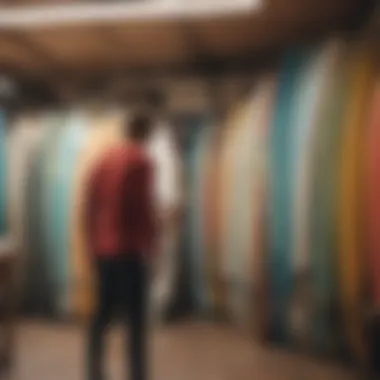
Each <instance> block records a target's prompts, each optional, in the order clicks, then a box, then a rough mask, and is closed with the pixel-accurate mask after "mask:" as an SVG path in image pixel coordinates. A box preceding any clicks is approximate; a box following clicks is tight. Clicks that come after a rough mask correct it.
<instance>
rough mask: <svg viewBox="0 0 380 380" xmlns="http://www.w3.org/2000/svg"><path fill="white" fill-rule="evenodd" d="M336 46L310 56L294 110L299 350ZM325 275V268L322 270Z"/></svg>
mask: <svg viewBox="0 0 380 380" xmlns="http://www.w3.org/2000/svg"><path fill="white" fill-rule="evenodd" d="M336 51H337V46H336V44H335V43H334V42H330V43H327V44H323V45H322V46H319V47H317V48H315V49H313V51H311V52H310V53H309V56H308V58H307V62H306V63H305V65H304V67H303V70H302V72H301V75H300V78H299V82H300V85H299V87H298V89H297V94H296V98H297V100H296V106H295V107H294V109H293V112H294V115H293V128H292V131H291V133H292V142H291V143H292V152H293V157H292V160H293V164H292V167H293V173H294V174H293V185H292V189H293V200H292V203H293V215H292V220H293V242H292V247H293V249H292V250H293V279H294V291H293V296H292V307H291V310H290V317H289V330H290V334H291V336H292V341H293V343H294V344H296V345H297V346H298V347H300V348H304V349H305V348H309V349H310V348H311V346H312V332H313V331H314V321H313V315H314V314H315V313H314V308H315V306H316V303H315V299H314V293H313V284H312V281H311V277H310V272H311V263H312V261H311V257H310V256H311V255H310V249H311V246H310V239H311V234H312V231H311V224H310V219H311V218H313V212H312V209H311V203H310V196H311V186H310V185H311V166H312V158H313V155H312V152H313V151H314V149H315V145H316V127H317V123H316V121H317V118H318V116H319V114H320V112H321V105H322V100H323V98H324V97H325V96H326V95H325V93H326V89H327V90H328V89H329V88H330V86H331V73H330V71H331V68H332V66H333V65H334V60H335V56H336V54H337V53H336ZM324 269H325V270H326V271H327V270H328V268H324Z"/></svg>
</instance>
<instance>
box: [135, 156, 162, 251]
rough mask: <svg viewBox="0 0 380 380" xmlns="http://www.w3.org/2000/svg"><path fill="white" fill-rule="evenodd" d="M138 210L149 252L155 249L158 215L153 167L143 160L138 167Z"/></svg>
mask: <svg viewBox="0 0 380 380" xmlns="http://www.w3.org/2000/svg"><path fill="white" fill-rule="evenodd" d="M139 169H140V170H139V184H138V210H139V214H140V218H141V219H140V221H141V227H142V229H143V231H144V233H145V237H144V238H146V240H147V246H148V249H149V251H150V252H149V254H150V253H152V252H155V251H156V250H157V238H158V215H157V210H156V207H155V204H156V202H155V197H154V168H153V165H152V163H151V162H150V161H144V162H143V163H142V164H141V166H140V168H139Z"/></svg>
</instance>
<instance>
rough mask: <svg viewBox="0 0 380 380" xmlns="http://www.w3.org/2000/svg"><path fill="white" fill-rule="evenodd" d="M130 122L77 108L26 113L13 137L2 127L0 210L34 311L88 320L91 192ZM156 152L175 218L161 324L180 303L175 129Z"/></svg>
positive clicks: (155, 295)
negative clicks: (92, 180)
mask: <svg viewBox="0 0 380 380" xmlns="http://www.w3.org/2000/svg"><path fill="white" fill-rule="evenodd" d="M123 118H124V114H123V112H121V111H119V110H118V109H113V108H111V107H107V108H104V109H99V108H97V109H93V108H86V109H79V108H78V109H75V108H73V109H70V110H67V111H60V112H41V111H40V112H36V111H35V112H34V113H31V112H29V113H25V114H23V115H20V116H19V117H17V118H16V119H15V120H14V122H13V123H12V125H10V126H9V128H7V131H8V133H7V134H6V130H5V125H4V123H1V124H0V125H1V128H0V133H1V140H0V141H1V143H0V144H4V147H5V144H6V143H7V145H6V146H7V149H6V150H5V149H2V148H1V149H0V154H1V157H0V166H1V168H2V169H1V170H0V178H1V180H0V205H2V203H1V202H3V203H4V207H0V210H2V211H4V216H2V215H1V216H0V217H1V218H2V219H1V221H0V222H1V223H2V224H1V225H3V224H4V229H5V219H6V218H7V220H9V226H8V227H9V229H10V232H11V234H12V237H13V238H14V239H15V240H16V241H17V243H18V245H19V246H20V248H21V249H20V251H21V258H20V260H19V263H20V265H19V268H18V276H17V278H18V294H19V298H20V300H21V303H22V305H23V307H24V309H26V311H29V312H34V313H44V314H49V315H55V316H69V315H74V316H76V317H79V318H88V316H89V314H90V312H91V309H92V306H93V290H94V286H95V279H94V278H93V272H92V270H91V268H89V260H88V258H89V254H90V253H89V252H87V248H86V244H85V239H84V232H83V226H82V220H83V204H84V201H85V199H84V196H85V195H84V190H85V186H86V181H87V177H88V175H89V173H90V172H91V169H92V167H93V165H94V164H95V163H96V162H97V160H98V159H99V158H100V157H101V155H102V153H103V152H105V150H107V149H109V148H110V147H111V146H112V145H114V144H118V143H120V141H121V139H122V134H121V126H122V123H123ZM2 146H3V145H1V147H2ZM5 152H7V154H5ZM150 152H151V154H152V157H153V159H154V161H155V162H156V164H157V165H156V166H157V167H158V174H157V191H156V193H157V200H158V202H159V204H158V208H159V210H160V212H162V213H166V214H167V215H169V216H170V215H172V216H171V217H167V218H166V219H165V218H164V219H165V226H164V228H163V230H164V234H163V236H162V242H161V248H160V250H161V251H162V252H165V253H166V255H164V254H162V266H161V267H160V268H161V269H160V271H159V274H158V276H157V277H156V279H157V283H155V284H154V286H153V288H152V302H151V304H152V308H153V309H154V311H155V315H156V317H157V318H158V317H159V316H160V315H161V314H163V313H164V312H165V309H166V307H167V306H168V304H169V301H170V299H171V298H172V297H174V294H173V293H174V292H173V283H174V281H175V278H176V273H177V266H176V264H175V263H176V260H175V258H176V257H175V252H176V247H177V244H178V241H177V238H176V236H177V227H178V223H177V221H176V220H173V218H176V217H177V215H178V213H175V212H172V209H175V207H177V206H178V205H179V204H180V202H181V191H182V186H181V167H180V163H179V156H178V153H177V150H176V146H175V143H174V138H173V134H172V130H171V129H170V128H169V126H166V125H161V126H160V127H159V128H157V131H156V134H155V135H154V136H153V137H152V141H151V143H150ZM5 165H6V167H5ZM5 168H6V169H7V170H5ZM5 190H7V191H5ZM5 195H7V202H6V203H7V207H6V208H5ZM3 198H4V201H3ZM152 312H153V311H152Z"/></svg>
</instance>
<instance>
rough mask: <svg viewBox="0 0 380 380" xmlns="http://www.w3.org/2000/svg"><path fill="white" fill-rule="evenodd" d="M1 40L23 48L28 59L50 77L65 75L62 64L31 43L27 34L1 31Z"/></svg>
mask: <svg viewBox="0 0 380 380" xmlns="http://www.w3.org/2000/svg"><path fill="white" fill-rule="evenodd" d="M0 38H3V39H5V40H7V41H9V42H10V43H12V44H14V45H16V46H19V47H20V48H22V49H23V51H25V52H26V53H27V55H28V58H32V59H33V60H34V61H36V62H37V63H38V64H39V65H40V66H41V67H43V69H44V71H46V72H47V74H48V75H54V76H57V77H60V76H62V75H63V76H64V75H65V70H64V68H63V66H62V64H61V63H60V62H59V61H58V60H57V59H55V58H54V57H53V56H52V55H50V54H49V53H48V52H47V51H45V50H44V49H43V48H41V46H40V45H38V44H37V43H35V42H33V41H31V40H30V39H29V38H28V37H27V35H26V34H24V33H19V32H14V31H4V30H2V31H0Z"/></svg>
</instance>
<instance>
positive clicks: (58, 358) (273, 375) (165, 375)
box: [12, 322, 355, 380]
mask: <svg viewBox="0 0 380 380" xmlns="http://www.w3.org/2000/svg"><path fill="white" fill-rule="evenodd" d="M121 335H122V334H120V331H119V329H117V328H116V329H114V331H113V332H112V334H111V336H110V346H109V350H108V354H109V358H108V367H109V374H110V376H109V379H111V380H119V379H120V380H121V379H123V377H122V376H121V374H122V373H121V371H122V369H123V367H122V347H123V340H122V337H121ZM152 335H153V337H152V345H151V346H152V347H151V348H152V366H151V373H152V377H151V379H152V380H254V379H258V380H277V379H278V380H352V379H355V377H354V375H353V374H352V373H350V372H349V371H348V370H346V369H344V368H342V367H340V366H336V365H333V364H326V363H321V362H317V361H315V360H312V359H310V358H306V357H301V356H299V355H295V354H291V353H289V352H283V351H280V350H272V349H267V348H266V349H264V348H261V347H258V346H255V345H254V344H253V343H252V342H250V341H249V340H248V339H245V338H244V337H241V336H239V334H237V333H236V332H234V331H231V330H230V329H229V328H226V327H223V326H217V325H210V324H198V323H193V322H191V323H183V324H181V325H176V326H171V327H167V328H160V329H158V330H157V331H155V332H154V333H153V334H152ZM83 347H84V334H83V329H81V328H80V327H73V326H66V325H58V326H57V325H55V326H52V325H46V324H37V323H28V324H23V325H22V326H21V327H20V328H19V331H18V336H17V355H16V363H15V370H14V373H13V374H12V379H14V380H82V379H83ZM124 378H126V377H124Z"/></svg>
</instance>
